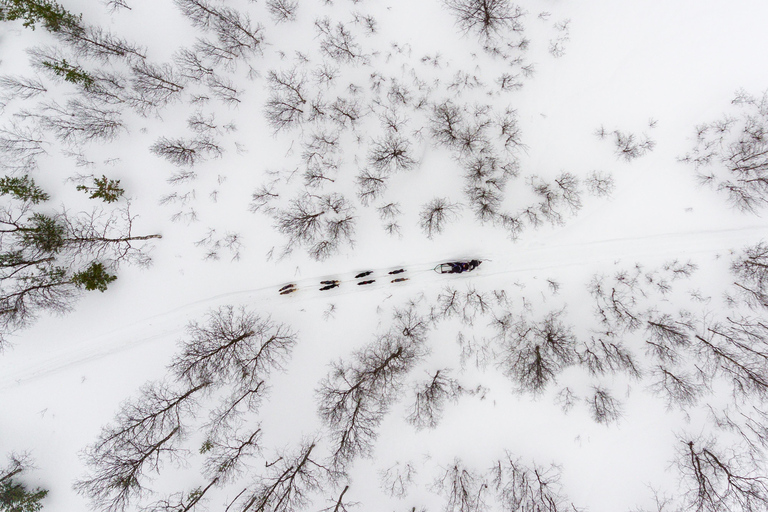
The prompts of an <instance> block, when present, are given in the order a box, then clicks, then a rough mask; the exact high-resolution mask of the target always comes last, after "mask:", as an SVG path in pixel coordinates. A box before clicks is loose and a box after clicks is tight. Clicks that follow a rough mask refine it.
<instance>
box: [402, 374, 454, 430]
mask: <svg viewBox="0 0 768 512" xmlns="http://www.w3.org/2000/svg"><path fill="white" fill-rule="evenodd" d="M463 391H464V390H463V389H462V387H461V385H460V384H459V382H458V381H457V380H456V379H454V378H452V377H451V376H450V370H448V369H443V370H437V371H436V372H435V374H434V375H432V376H431V378H430V379H429V380H427V381H425V382H418V383H417V384H416V385H415V386H414V395H415V396H414V401H413V404H412V405H411V406H410V407H409V409H408V416H407V417H406V418H405V419H406V421H408V423H410V424H411V425H413V426H414V427H416V429H417V430H421V429H423V428H430V429H432V428H435V427H436V426H437V423H438V422H439V421H440V416H442V414H443V408H444V407H445V403H446V402H447V401H448V400H453V401H456V400H457V399H458V398H459V397H460V396H461V394H462V393H463Z"/></svg>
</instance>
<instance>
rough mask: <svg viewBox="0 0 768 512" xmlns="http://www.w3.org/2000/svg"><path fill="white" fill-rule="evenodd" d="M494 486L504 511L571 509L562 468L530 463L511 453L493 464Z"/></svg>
mask: <svg viewBox="0 0 768 512" xmlns="http://www.w3.org/2000/svg"><path fill="white" fill-rule="evenodd" d="M491 488H492V489H493V491H494V492H495V493H496V496H497V499H498V500H499V503H500V504H501V506H502V507H503V510H510V511H515V512H527V511H542V512H543V511H546V512H565V511H566V510H571V508H570V507H569V508H566V507H568V505H567V504H566V503H565V499H564V497H563V495H562V490H561V485H560V468H558V467H557V466H554V465H552V466H549V467H541V466H537V465H534V466H533V467H529V466H526V465H525V464H523V463H521V462H520V460H518V459H515V458H513V456H512V455H511V454H510V453H509V452H507V453H506V456H505V457H503V458H501V459H499V460H497V461H496V462H495V463H494V464H493V466H492V467H491Z"/></svg>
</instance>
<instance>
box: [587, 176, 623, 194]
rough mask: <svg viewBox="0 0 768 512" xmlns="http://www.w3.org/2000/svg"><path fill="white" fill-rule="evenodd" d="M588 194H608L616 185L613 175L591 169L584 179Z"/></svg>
mask: <svg viewBox="0 0 768 512" xmlns="http://www.w3.org/2000/svg"><path fill="white" fill-rule="evenodd" d="M584 184H585V185H586V186H587V190H588V191H589V193H590V194H592V195H593V196H597V197H606V196H610V195H611V193H612V192H613V189H614V188H615V187H616V185H615V183H614V180H613V176H612V175H611V174H609V173H606V172H601V171H592V172H591V173H590V174H589V177H587V179H586V180H584Z"/></svg>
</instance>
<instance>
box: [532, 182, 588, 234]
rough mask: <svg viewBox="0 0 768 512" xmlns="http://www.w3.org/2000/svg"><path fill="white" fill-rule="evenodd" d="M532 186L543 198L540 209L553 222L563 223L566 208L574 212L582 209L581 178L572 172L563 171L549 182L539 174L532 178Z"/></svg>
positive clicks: (539, 205)
mask: <svg viewBox="0 0 768 512" xmlns="http://www.w3.org/2000/svg"><path fill="white" fill-rule="evenodd" d="M530 183H531V187H532V188H533V191H534V193H535V194H536V195H538V196H539V197H540V198H541V200H540V202H539V204H538V210H539V212H541V214H542V215H543V216H544V218H545V219H547V220H548V221H549V222H551V223H552V224H562V223H563V215H564V213H565V211H566V210H568V211H570V212H571V213H572V214H573V213H576V212H577V211H578V210H579V209H581V191H580V190H579V180H578V178H577V177H576V176H574V175H573V174H571V173H568V172H563V173H561V174H560V175H558V176H557V177H556V178H555V180H554V182H553V183H547V182H546V181H544V180H542V179H541V178H539V177H537V176H533V177H532V178H531V179H530Z"/></svg>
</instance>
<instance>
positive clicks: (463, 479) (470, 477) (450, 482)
mask: <svg viewBox="0 0 768 512" xmlns="http://www.w3.org/2000/svg"><path fill="white" fill-rule="evenodd" d="M434 487H435V489H436V490H437V491H438V492H439V493H440V494H441V495H442V496H443V497H444V498H445V506H444V508H443V510H445V512H480V511H482V510H485V508H486V497H485V494H486V492H487V488H488V484H487V483H486V482H485V481H484V479H483V477H482V475H480V474H478V473H476V472H475V471H472V470H471V469H468V468H467V467H466V466H464V464H463V463H462V461H461V460H459V459H455V460H454V461H453V464H451V465H450V466H449V467H447V468H445V472H444V473H443V475H442V476H441V477H439V478H438V479H437V480H436V481H435V484H434Z"/></svg>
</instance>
